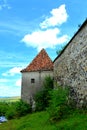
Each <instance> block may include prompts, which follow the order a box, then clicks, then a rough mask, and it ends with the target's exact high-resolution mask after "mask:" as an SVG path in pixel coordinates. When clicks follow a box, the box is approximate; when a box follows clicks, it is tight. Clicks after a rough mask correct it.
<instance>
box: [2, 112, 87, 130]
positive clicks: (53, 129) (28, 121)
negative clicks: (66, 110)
mask: <svg viewBox="0 0 87 130" xmlns="http://www.w3.org/2000/svg"><path fill="white" fill-rule="evenodd" d="M0 130H87V114H76V113H74V114H73V115H71V116H69V117H68V118H67V119H62V120H61V121H57V122H56V123H51V122H50V121H49V114H48V113H47V112H46V111H45V112H36V113H33V114H29V115H27V116H24V117H22V118H20V119H14V120H10V121H8V122H7V123H3V124H0Z"/></svg>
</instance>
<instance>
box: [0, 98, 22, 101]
mask: <svg viewBox="0 0 87 130" xmlns="http://www.w3.org/2000/svg"><path fill="white" fill-rule="evenodd" d="M18 100H20V97H7V98H0V102H16V101H18Z"/></svg>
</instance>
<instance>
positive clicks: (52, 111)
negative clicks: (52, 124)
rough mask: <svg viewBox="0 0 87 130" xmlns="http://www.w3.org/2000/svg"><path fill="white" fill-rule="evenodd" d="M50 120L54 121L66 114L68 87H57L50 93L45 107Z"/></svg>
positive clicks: (67, 110)
mask: <svg viewBox="0 0 87 130" xmlns="http://www.w3.org/2000/svg"><path fill="white" fill-rule="evenodd" d="M47 111H48V112H49V115H50V120H52V121H54V120H55V121H56V120H59V119H62V118H64V117H66V116H67V114H68V112H69V106H68V89H66V88H63V87H58V88H57V89H55V90H53V91H52V93H51V100H50V105H49V108H48V109H47Z"/></svg>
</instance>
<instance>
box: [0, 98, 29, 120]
mask: <svg viewBox="0 0 87 130" xmlns="http://www.w3.org/2000/svg"><path fill="white" fill-rule="evenodd" d="M29 113H31V106H30V105H29V104H27V103H26V102H24V101H22V100H19V101H17V102H0V116H6V117H7V119H14V118H19V117H21V116H24V115H26V114H29Z"/></svg>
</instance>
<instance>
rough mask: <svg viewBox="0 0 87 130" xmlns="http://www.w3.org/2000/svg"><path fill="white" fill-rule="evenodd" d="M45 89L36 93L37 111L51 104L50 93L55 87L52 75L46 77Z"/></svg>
mask: <svg viewBox="0 0 87 130" xmlns="http://www.w3.org/2000/svg"><path fill="white" fill-rule="evenodd" d="M42 87H43V90H41V91H39V92H37V94H36V95H35V98H34V100H35V103H36V111H42V110H45V109H46V107H48V106H49V100H50V93H49V91H51V90H52V89H53V79H52V78H51V77H50V76H47V77H45V79H44V82H43V86H42Z"/></svg>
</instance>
